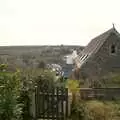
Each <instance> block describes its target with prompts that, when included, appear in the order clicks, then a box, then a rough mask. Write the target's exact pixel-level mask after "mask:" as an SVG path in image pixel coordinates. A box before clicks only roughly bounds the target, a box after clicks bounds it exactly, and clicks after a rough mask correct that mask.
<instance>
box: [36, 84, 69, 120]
mask: <svg viewBox="0 0 120 120" xmlns="http://www.w3.org/2000/svg"><path fill="white" fill-rule="evenodd" d="M67 116H68V89H66V88H52V89H51V90H47V89H44V90H42V91H41V90H40V87H39V86H38V87H37V88H36V93H35V119H36V120H37V119H52V120H54V119H56V120H64V119H65V118H67Z"/></svg>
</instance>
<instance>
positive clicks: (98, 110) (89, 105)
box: [71, 101, 113, 120]
mask: <svg viewBox="0 0 120 120" xmlns="http://www.w3.org/2000/svg"><path fill="white" fill-rule="evenodd" d="M71 118H72V120H113V107H111V106H109V105H108V104H105V103H103V102H100V101H87V102H85V101H80V102H79V103H77V104H75V105H74V107H73V108H72V115H71Z"/></svg>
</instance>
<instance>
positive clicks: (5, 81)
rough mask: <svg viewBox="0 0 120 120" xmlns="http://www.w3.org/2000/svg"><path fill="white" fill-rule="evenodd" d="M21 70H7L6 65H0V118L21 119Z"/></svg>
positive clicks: (7, 119) (1, 119)
mask: <svg viewBox="0 0 120 120" xmlns="http://www.w3.org/2000/svg"><path fill="white" fill-rule="evenodd" d="M20 88H21V84H20V77H19V72H18V71H17V72H15V73H11V72H8V71H6V65H5V67H4V65H1V66H0V120H20V119H21V114H22V104H20V103H18V101H17V99H18V98H19V97H20Z"/></svg>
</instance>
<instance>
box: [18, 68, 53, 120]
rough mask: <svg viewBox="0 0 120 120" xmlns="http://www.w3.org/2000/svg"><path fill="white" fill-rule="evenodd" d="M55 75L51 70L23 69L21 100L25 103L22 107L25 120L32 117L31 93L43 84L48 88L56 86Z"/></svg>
mask: <svg viewBox="0 0 120 120" xmlns="http://www.w3.org/2000/svg"><path fill="white" fill-rule="evenodd" d="M54 76H55V74H54V73H53V72H51V71H49V70H44V71H43V70H41V69H28V70H24V71H21V82H22V89H21V94H20V98H19V102H20V103H22V104H24V106H23V109H22V111H23V113H22V119H23V120H30V119H31V115H30V112H29V109H30V104H31V99H30V95H32V93H33V92H34V91H35V87H36V86H38V85H41V87H47V89H50V88H51V87H53V86H54V79H55V78H54Z"/></svg>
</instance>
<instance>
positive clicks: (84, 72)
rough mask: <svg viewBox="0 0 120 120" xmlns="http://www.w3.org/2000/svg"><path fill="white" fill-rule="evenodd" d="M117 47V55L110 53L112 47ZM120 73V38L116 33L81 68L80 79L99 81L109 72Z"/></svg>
mask: <svg viewBox="0 0 120 120" xmlns="http://www.w3.org/2000/svg"><path fill="white" fill-rule="evenodd" d="M113 44H114V45H115V46H116V53H115V54H112V53H111V52H110V48H111V45H113ZM119 71H120V38H119V37H118V36H116V35H115V34H114V33H112V34H110V36H109V37H108V39H107V40H106V41H105V42H104V44H103V45H102V47H101V48H100V49H99V50H98V51H97V53H95V54H93V55H92V56H91V57H90V58H89V60H88V61H87V62H86V63H85V64H84V65H83V66H82V67H81V69H80V73H79V74H80V77H82V78H89V79H93V78H94V79H98V77H102V76H103V75H107V74H108V73H109V72H119Z"/></svg>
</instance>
